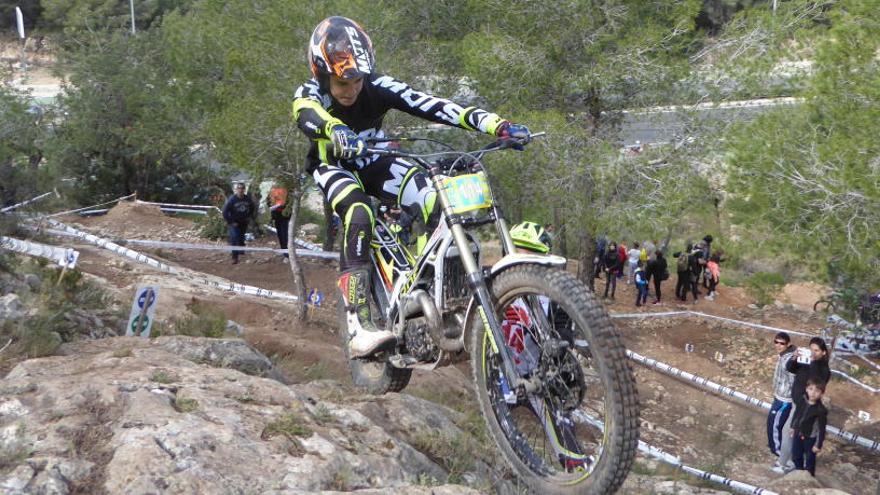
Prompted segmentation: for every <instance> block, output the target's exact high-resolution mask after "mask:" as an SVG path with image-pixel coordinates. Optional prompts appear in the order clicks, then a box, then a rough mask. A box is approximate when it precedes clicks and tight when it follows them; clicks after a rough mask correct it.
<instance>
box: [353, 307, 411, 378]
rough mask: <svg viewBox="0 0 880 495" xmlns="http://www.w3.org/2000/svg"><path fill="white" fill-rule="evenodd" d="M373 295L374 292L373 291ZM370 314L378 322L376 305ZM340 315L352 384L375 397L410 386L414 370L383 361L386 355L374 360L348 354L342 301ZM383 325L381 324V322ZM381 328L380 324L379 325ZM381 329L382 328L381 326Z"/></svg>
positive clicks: (381, 354)
mask: <svg viewBox="0 0 880 495" xmlns="http://www.w3.org/2000/svg"><path fill="white" fill-rule="evenodd" d="M371 293H372V291H371ZM371 306H372V307H371V308H370V309H371V311H370V313H371V314H372V315H373V321H374V322H376V319H377V314H381V313H379V312H378V311H377V309H376V305H375V304H371ZM338 313H339V336H340V339H341V341H342V352H343V354H344V355H345V359H346V360H348V369H349V371H350V372H351V382H352V383H353V384H354V386H355V387H357V388H359V389H361V390H363V391H364V392H367V393H369V394H373V395H383V394H386V393H388V392H400V391H401V390H403V389H404V388H406V386H407V385H408V384H409V379H410V377H411V376H412V370H411V369H407V368H395V367H394V366H391V364H389V363H388V362H387V361H383V360H381V356H383V355H384V353H380V355H379V357H378V358H377V359H375V360H373V359H351V357H350V356H349V353H348V341H349V338H348V332H347V330H346V322H345V307H344V306H343V304H342V302H341V301H340V303H339V306H338ZM380 323H381V322H380ZM377 326H379V323H377ZM379 328H382V327H381V326H380V327H379Z"/></svg>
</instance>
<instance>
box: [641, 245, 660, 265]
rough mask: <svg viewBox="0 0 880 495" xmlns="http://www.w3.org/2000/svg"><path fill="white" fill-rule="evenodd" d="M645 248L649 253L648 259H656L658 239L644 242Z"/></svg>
mask: <svg viewBox="0 0 880 495" xmlns="http://www.w3.org/2000/svg"><path fill="white" fill-rule="evenodd" d="M643 246H644V248H645V252H646V253H647V254H648V259H647V261H651V260H653V259H654V254H655V253H656V252H657V241H654V242H651V241H645V243H644V244H643Z"/></svg>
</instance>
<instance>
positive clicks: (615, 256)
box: [605, 242, 622, 299]
mask: <svg viewBox="0 0 880 495" xmlns="http://www.w3.org/2000/svg"><path fill="white" fill-rule="evenodd" d="M621 266H622V265H621V263H620V253H619V252H618V249H617V244H615V243H613V242H611V243H609V244H608V251H606V252H605V298H606V299H607V298H608V286H611V299H614V291H615V290H617V277H618V274H619V273H620V271H621Z"/></svg>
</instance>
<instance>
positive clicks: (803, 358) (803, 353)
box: [796, 347, 812, 364]
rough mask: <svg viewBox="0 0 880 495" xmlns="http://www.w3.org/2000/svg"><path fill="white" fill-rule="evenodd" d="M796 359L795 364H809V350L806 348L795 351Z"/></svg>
mask: <svg viewBox="0 0 880 495" xmlns="http://www.w3.org/2000/svg"><path fill="white" fill-rule="evenodd" d="M796 359H797V362H799V363H801V364H810V361H812V359H811V353H810V349H809V348H807V347H801V348H799V349H798V350H797V355H796Z"/></svg>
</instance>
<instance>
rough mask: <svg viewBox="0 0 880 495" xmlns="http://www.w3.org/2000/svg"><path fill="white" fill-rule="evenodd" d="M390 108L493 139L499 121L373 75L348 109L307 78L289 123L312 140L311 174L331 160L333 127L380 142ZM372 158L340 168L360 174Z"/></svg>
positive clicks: (295, 101)
mask: <svg viewBox="0 0 880 495" xmlns="http://www.w3.org/2000/svg"><path fill="white" fill-rule="evenodd" d="M392 108H393V109H397V110H400V111H402V112H406V113H408V114H410V115H415V116H416V117H421V118H423V119H426V120H430V121H432V122H437V123H441V124H446V125H450V126H454V127H460V128H462V129H470V130H478V131H482V132H485V133H487V134H495V130H496V129H497V128H498V126H499V125H500V124H501V123H502V122H503V119H501V117H499V116H498V115H495V114H494V113H491V112H487V111H485V110H482V109H479V108H476V107H467V108H465V107H462V106H461V105H459V104H458V103H455V102H453V101H450V100H447V99H445V98H438V97H436V96H432V95H429V94H427V93H423V92H421V91H417V90H414V89H412V88H411V87H410V86H409V85H408V84H406V83H404V82H401V81H398V80H397V79H394V78H393V77H391V76H386V75H382V74H376V73H373V74H370V75H369V76H367V77H366V78H365V79H364V86H363V89H362V90H361V92H360V94H359V95H358V97H357V100H356V101H355V103H354V104H353V105H351V106H348V107H345V106H343V105H340V104H339V103H338V102H337V101H336V100H335V99H333V97H332V96H331V95H330V90H329V88H328V89H321V87H320V86H319V84H318V81H317V80H315V79H311V80H309V81H307V82H306V83H305V84H303V85H302V86H300V87H299V88H298V89H297V90H296V93H295V95H294V100H293V118H294V119H295V120H296V123H297V125H298V126H299V128H300V129H301V130H302V131H303V133H305V135H306V136H308V137H309V138H310V139H311V140H312V147H311V149H310V150H309V154H308V164H307V165H308V170H309V172H311V171H312V170H314V169H315V168H316V167H317V166H318V165H319V164H320V163H322V162H323V163H330V162H331V161H334V159H333V158H332V154H331V153H328V148H327V146H328V145H329V136H330V129H331V128H332V127H333V126H335V125H339V124H345V125H347V126H348V127H349V128H351V130H352V131H354V132H356V133H358V134H359V135H360V136H361V137H363V138H372V137H383V136H384V134H383V133H382V130H381V129H382V121H383V119H384V118H385V114H386V113H387V112H388V110H391V109H392ZM376 158H377V156H368V157H364V158H360V159H357V160H354V161H351V162H349V163H344V164H342V165H344V166H346V168H349V169H353V170H360V169H362V168H363V167H365V166H366V165H368V164H370V163H372V162H373V161H375V159H376Z"/></svg>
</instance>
